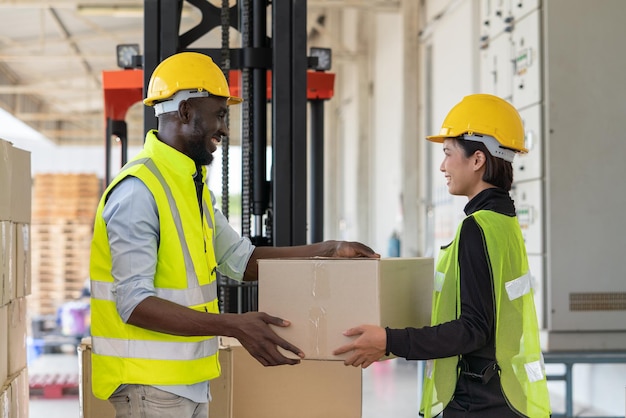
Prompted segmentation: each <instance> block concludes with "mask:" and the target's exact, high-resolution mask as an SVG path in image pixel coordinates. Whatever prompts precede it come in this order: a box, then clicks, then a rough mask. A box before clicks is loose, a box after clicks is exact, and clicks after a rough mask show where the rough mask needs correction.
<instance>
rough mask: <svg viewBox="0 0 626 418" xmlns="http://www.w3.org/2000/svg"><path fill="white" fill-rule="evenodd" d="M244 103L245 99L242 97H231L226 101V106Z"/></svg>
mask: <svg viewBox="0 0 626 418" xmlns="http://www.w3.org/2000/svg"><path fill="white" fill-rule="evenodd" d="M242 102H243V99H242V98H241V97H237V96H230V97H229V98H228V100H227V101H226V104H227V105H228V106H230V105H238V104H241V103H242Z"/></svg>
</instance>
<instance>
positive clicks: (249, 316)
mask: <svg viewBox="0 0 626 418" xmlns="http://www.w3.org/2000/svg"><path fill="white" fill-rule="evenodd" d="M224 315H228V316H229V318H228V321H229V322H230V326H232V327H233V335H232V336H233V337H235V338H237V339H238V340H239V342H240V343H241V345H242V346H243V347H244V348H245V349H246V350H247V351H248V352H249V353H250V354H251V355H252V357H254V358H255V359H257V361H258V362H259V363H261V364H262V365H264V366H280V365H283V364H298V363H300V360H298V359H290V358H288V357H285V356H283V355H282V354H281V353H280V352H279V351H278V348H277V346H279V347H282V348H284V349H285V350H288V351H291V352H292V353H295V354H296V355H298V356H299V357H300V358H304V353H303V352H302V350H300V349H299V348H298V347H296V346H294V345H292V344H290V343H289V342H287V341H285V340H284V339H282V338H280V337H279V336H278V335H276V333H275V332H274V331H273V330H272V329H271V328H270V326H269V325H270V324H271V325H276V326H279V327H288V326H289V325H290V322H289V321H285V320H283V319H281V318H278V317H275V316H271V315H268V314H266V313H265V312H248V313H245V314H224Z"/></svg>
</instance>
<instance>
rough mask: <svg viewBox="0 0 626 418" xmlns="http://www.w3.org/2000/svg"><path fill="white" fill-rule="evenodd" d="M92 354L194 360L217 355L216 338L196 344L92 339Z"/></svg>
mask: <svg viewBox="0 0 626 418" xmlns="http://www.w3.org/2000/svg"><path fill="white" fill-rule="evenodd" d="M91 340H92V341H93V353H94V354H100V355H113V354H114V355H115V356H117V357H124V358H133V359H149V360H196V359H202V358H205V357H208V356H212V355H214V354H216V353H217V351H218V349H219V346H218V344H217V338H211V339H208V340H204V341H198V342H188V343H186V342H180V341H177V342H165V341H145V340H120V339H118V338H104V337H92V338H91Z"/></svg>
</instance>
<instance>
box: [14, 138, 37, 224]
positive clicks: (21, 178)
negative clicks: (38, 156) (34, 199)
mask: <svg viewBox="0 0 626 418" xmlns="http://www.w3.org/2000/svg"><path fill="white" fill-rule="evenodd" d="M11 159H12V161H11V166H12V174H11V195H10V196H11V215H10V216H11V217H10V218H9V219H10V220H12V221H13V222H16V223H17V222H20V223H25V224H27V223H30V218H31V196H32V187H33V181H32V177H31V174H30V151H25V150H23V149H20V148H16V147H11Z"/></svg>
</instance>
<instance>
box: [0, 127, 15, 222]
mask: <svg viewBox="0 0 626 418" xmlns="http://www.w3.org/2000/svg"><path fill="white" fill-rule="evenodd" d="M12 148H13V145H11V143H10V142H7V141H4V140H2V139H0V221H8V220H10V219H11V198H10V197H11V174H12V168H11V167H12V165H11V162H12V158H11V156H12V154H13V152H12Z"/></svg>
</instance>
